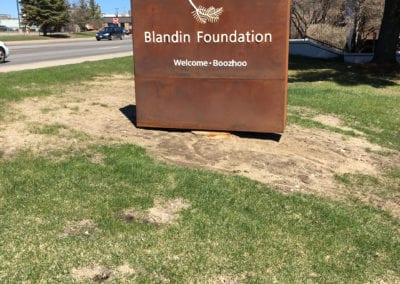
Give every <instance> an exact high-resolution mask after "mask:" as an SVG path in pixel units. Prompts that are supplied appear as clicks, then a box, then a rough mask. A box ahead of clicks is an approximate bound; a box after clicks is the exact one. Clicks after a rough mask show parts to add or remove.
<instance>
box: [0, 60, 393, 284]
mask: <svg viewBox="0 0 400 284" xmlns="http://www.w3.org/2000/svg"><path fill="white" fill-rule="evenodd" d="M110 64H112V66H113V68H112V72H115V73H120V74H124V73H131V72H132V57H127V58H119V59H113V60H105V61H99V62H88V63H83V64H78V65H70V66H63V67H56V68H46V69H40V70H35V71H22V72H10V73H7V74H0V90H1V91H0V102H1V106H2V113H4V112H5V113H6V111H7V109H6V105H7V104H8V103H11V102H13V101H15V100H20V99H23V98H25V97H29V96H45V95H53V94H58V93H60V92H61V93H62V92H63V91H64V90H65V89H66V88H68V86H69V85H70V84H76V83H78V82H82V81H85V80H91V79H92V78H94V77H96V76H100V75H107V73H105V72H107V71H105V70H110V69H111V68H105V67H106V66H109V65H110ZM355 69H357V68H355V67H352V68H348V67H347V66H346V65H343V64H342V63H337V62H321V61H313V60H311V61H309V60H304V59H301V58H295V59H292V60H291V64H290V83H289V105H290V107H292V108H293V109H294V110H293V111H290V112H289V123H293V124H300V125H303V126H305V127H311V126H312V127H323V126H322V125H319V124H318V123H315V122H313V121H312V120H311V119H310V118H308V117H307V114H303V113H302V112H301V111H298V110H296V107H301V108H302V109H303V108H304V109H310V110H311V111H313V112H316V113H321V114H331V115H337V116H339V117H340V118H341V119H343V121H345V123H346V124H347V125H348V126H349V127H352V128H354V129H358V130H361V131H363V132H365V133H366V135H367V136H366V137H367V138H368V139H369V140H371V141H375V142H376V143H379V144H381V145H383V146H386V147H388V148H389V149H390V150H391V151H395V152H398V151H400V143H399V141H398V140H399V133H398V131H399V129H398V127H397V128H396V122H398V121H399V106H400V104H399V96H400V95H399V91H400V90H399V86H398V82H399V81H398V77H397V75H396V74H394V75H392V76H387V75H386V76H382V75H380V74H374V73H372V72H367V73H365V74H364V75H360V73H359V72H358V71H357V70H355ZM97 70H101V71H97ZM364 71H365V70H364ZM4 118H5V115H3V120H1V118H0V128H1V123H4ZM1 121H3V122H1ZM397 125H399V123H397ZM60 128H62V125H59V126H54V127H47V128H33V129H32V131H38V132H40V133H43V134H44V135H53V136H57V135H58V131H59V129H60ZM331 130H332V131H339V130H337V129H331ZM345 135H357V133H347V134H345ZM77 139H78V140H79V139H88V138H87V137H84V138H77ZM65 153H66V154H67V157H65ZM65 153H62V158H60V157H59V156H57V153H54V156H49V157H38V156H35V155H34V154H32V153H31V152H29V151H22V152H21V153H20V154H19V155H17V156H16V157H14V158H13V159H11V160H6V159H0V226H1V228H2V230H1V231H0V282H2V283H20V282H24V281H25V282H27V281H29V282H32V283H38V282H45V283H54V282H60V283H73V282H85V283H93V282H100V281H103V280H107V283H108V282H110V283H132V282H138V283H167V282H170V283H236V282H239V283H272V282H275V281H278V282H284V283H296V282H297V283H298V282H310V283H314V282H315V283H326V282H335V283H336V282H339V283H366V282H380V281H386V282H389V283H395V282H398V281H399V280H400V226H399V225H400V223H399V219H396V218H394V217H392V216H391V215H390V214H389V213H388V212H385V211H382V210H379V209H375V208H373V207H372V206H367V205H365V204H362V203H360V202H354V203H346V204H345V203H341V202H338V201H332V200H329V199H327V198H322V197H315V196H311V195H301V194H292V195H287V194H282V193H280V192H277V191H275V190H272V189H271V188H269V186H268V185H265V184H261V183H259V182H255V181H252V180H249V179H247V178H243V177H238V176H230V175H222V174H217V173H211V172H207V171H200V170H191V169H185V168H179V167H174V166H170V165H165V164H163V163H160V162H157V161H154V160H152V159H151V158H149V157H148V155H147V154H146V152H145V150H144V149H142V148H139V147H137V146H135V145H118V146H113V145H110V146H93V147H91V148H90V149H88V150H86V151H84V152H81V153H77V152H76V151H73V152H71V153H69V150H68V149H65ZM60 155H61V154H60ZM96 157H97V158H96ZM98 157H101V158H100V159H99V158H98ZM0 158H1V154H0ZM337 178H338V182H340V183H342V184H346V185H347V186H348V187H349V190H350V189H351V190H359V189H360V188H361V186H364V185H368V186H373V187H379V188H380V190H382V191H384V193H387V194H391V195H390V197H391V198H393V202H399V196H398V192H399V191H400V188H399V180H400V170H399V169H398V168H397V169H396V168H395V169H388V171H387V172H386V173H385V175H384V176H382V177H368V176H366V177H360V176H356V177H355V176H346V175H344V176H338V177H337ZM383 181H385V182H383ZM176 200H181V201H184V203H185V204H186V206H184V207H182V208H180V210H177V211H176V212H175V213H177V214H178V216H179V218H178V219H177V220H176V221H175V222H173V223H171V224H169V223H166V224H164V223H162V222H155V221H154V220H153V219H151V218H149V217H146V216H148V214H149V212H151V210H152V209H151V208H155V207H157V205H158V208H159V209H160V208H161V209H162V208H163V206H164V207H165V206H166V205H165V204H171V203H174V202H175V201H176ZM160 204H162V206H160ZM126 212H131V213H129V214H127V213H126ZM122 268H124V269H122ZM96 271H97V272H96ZM84 275H86V276H87V278H85V277H84Z"/></svg>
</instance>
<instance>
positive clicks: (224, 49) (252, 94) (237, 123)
mask: <svg viewBox="0 0 400 284" xmlns="http://www.w3.org/2000/svg"><path fill="white" fill-rule="evenodd" d="M289 2H290V1H289V0H246V1H243V0H132V6H131V7H132V10H133V15H132V16H133V36H134V62H135V63H134V65H135V92H136V109H137V117H136V120H137V125H138V126H139V127H160V128H184V129H199V130H228V131H251V132H283V130H284V128H285V122H286V101H287V77H288V76H287V72H288V70H287V68H288V41H289V40H288V38H289Z"/></svg>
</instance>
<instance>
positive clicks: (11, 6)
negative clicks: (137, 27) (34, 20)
mask: <svg viewBox="0 0 400 284" xmlns="http://www.w3.org/2000/svg"><path fill="white" fill-rule="evenodd" d="M75 1H77V0H69V2H70V3H73V2H75ZM95 2H96V3H97V4H99V5H100V7H101V12H102V13H103V14H115V13H116V11H117V9H118V13H119V14H121V13H123V12H125V13H128V12H129V11H130V9H131V1H130V0H95ZM0 14H9V15H11V16H12V17H13V18H17V16H18V11H17V0H0Z"/></svg>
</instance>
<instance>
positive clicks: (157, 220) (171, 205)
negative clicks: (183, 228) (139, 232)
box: [120, 198, 190, 225]
mask: <svg viewBox="0 0 400 284" xmlns="http://www.w3.org/2000/svg"><path fill="white" fill-rule="evenodd" d="M189 207H190V204H189V203H188V202H187V201H185V200H183V199H181V198H177V199H173V200H168V201H160V200H156V201H155V204H154V206H153V207H152V208H150V209H149V210H148V211H147V212H140V211H137V210H134V209H127V210H125V211H124V212H122V213H121V215H120V217H121V219H122V220H125V221H127V222H139V223H144V224H157V225H161V224H173V223H175V222H176V220H177V219H178V218H179V212H180V211H181V210H183V209H187V208H189Z"/></svg>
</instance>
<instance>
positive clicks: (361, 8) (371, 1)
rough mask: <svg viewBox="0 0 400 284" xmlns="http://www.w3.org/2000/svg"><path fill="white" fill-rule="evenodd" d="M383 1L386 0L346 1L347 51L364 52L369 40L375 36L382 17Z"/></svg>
mask: <svg viewBox="0 0 400 284" xmlns="http://www.w3.org/2000/svg"><path fill="white" fill-rule="evenodd" d="M383 2H384V0H347V1H346V22H347V23H346V24H347V26H348V30H349V31H348V33H349V35H348V38H347V44H346V48H347V51H350V52H362V51H363V49H364V48H365V47H366V43H367V41H368V40H371V39H372V38H374V34H375V33H376V32H377V31H378V29H379V26H380V21H381V19H382V12H383ZM371 48H372V47H371Z"/></svg>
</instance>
